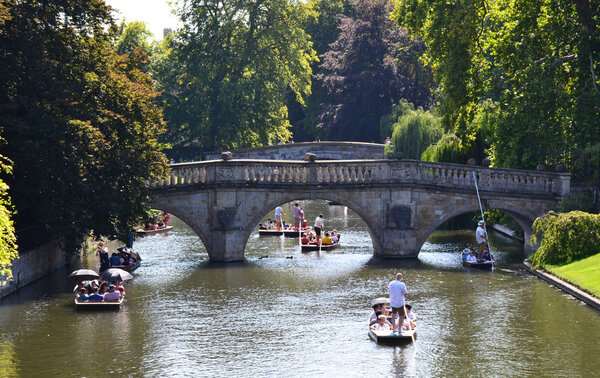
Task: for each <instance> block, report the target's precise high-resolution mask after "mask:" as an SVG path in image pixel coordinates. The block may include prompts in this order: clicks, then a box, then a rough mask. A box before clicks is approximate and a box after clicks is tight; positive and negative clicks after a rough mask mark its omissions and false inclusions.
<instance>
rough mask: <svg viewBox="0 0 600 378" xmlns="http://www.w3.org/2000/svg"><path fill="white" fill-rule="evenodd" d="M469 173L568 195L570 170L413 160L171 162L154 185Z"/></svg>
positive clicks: (453, 178) (456, 181)
mask: <svg viewBox="0 0 600 378" xmlns="http://www.w3.org/2000/svg"><path fill="white" fill-rule="evenodd" d="M473 171H475V174H476V175H477V177H478V182H479V187H480V190H481V191H482V192H494V193H503V194H514V195H528V196H550V197H563V196H567V195H568V194H569V191H570V177H571V176H570V174H568V173H552V172H538V171H525V170H513V169H500V168H486V167H480V166H471V165H460V164H446V163H430V162H424V161H418V160H328V161H324V160H320V161H316V162H304V161H280V160H241V159H240V160H230V161H222V160H213V161H203V162H195V163H183V164H173V165H171V175H170V177H168V178H167V179H166V180H162V181H160V182H156V183H153V184H152V185H150V187H151V188H152V189H155V190H161V189H169V188H176V187H185V186H215V185H216V186H220V185H234V186H236V185H258V186H272V187H286V186H340V187H346V186H352V185H355V186H362V185H382V186H403V185H412V186H427V187H436V188H440V189H443V188H447V189H452V190H457V189H458V190H469V191H472V190H473Z"/></svg>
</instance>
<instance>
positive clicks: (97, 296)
mask: <svg viewBox="0 0 600 378" xmlns="http://www.w3.org/2000/svg"><path fill="white" fill-rule="evenodd" d="M89 300H90V301H101V300H104V296H103V295H100V294H98V288H97V287H95V288H93V289H92V294H90V297H89Z"/></svg>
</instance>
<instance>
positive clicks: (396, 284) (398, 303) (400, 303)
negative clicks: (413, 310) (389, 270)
mask: <svg viewBox="0 0 600 378" xmlns="http://www.w3.org/2000/svg"><path fill="white" fill-rule="evenodd" d="M388 288H389V291H390V306H391V307H392V322H393V325H394V332H398V328H399V326H400V325H402V323H403V319H404V315H405V311H404V304H405V302H404V295H406V294H408V292H407V291H406V285H405V284H404V283H403V282H402V273H397V274H396V279H395V280H394V281H392V282H390V285H389V287H388ZM396 314H397V315H398V316H397V317H396Z"/></svg>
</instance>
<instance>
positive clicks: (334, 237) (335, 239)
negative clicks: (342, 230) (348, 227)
mask: <svg viewBox="0 0 600 378" xmlns="http://www.w3.org/2000/svg"><path fill="white" fill-rule="evenodd" d="M339 235H340V234H338V232H337V231H336V230H333V231H331V241H333V242H334V243H337V242H338V241H340V236H339Z"/></svg>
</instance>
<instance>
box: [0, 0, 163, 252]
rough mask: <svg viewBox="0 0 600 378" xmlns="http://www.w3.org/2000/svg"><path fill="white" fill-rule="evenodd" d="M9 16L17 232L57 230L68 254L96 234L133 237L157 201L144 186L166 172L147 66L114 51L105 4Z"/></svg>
mask: <svg viewBox="0 0 600 378" xmlns="http://www.w3.org/2000/svg"><path fill="white" fill-rule="evenodd" d="M9 11H10V17H11V19H10V20H9V21H7V22H5V23H4V24H3V25H1V26H0V57H1V59H0V61H1V62H2V63H1V64H0V74H1V75H3V80H2V82H1V83H0V126H1V127H2V128H3V134H4V137H5V138H6V140H7V144H6V146H3V148H2V153H3V154H4V155H5V156H7V157H9V158H10V159H11V160H13V162H14V175H13V176H12V177H10V178H8V182H9V183H10V185H11V189H12V193H13V203H14V205H15V208H16V209H17V210H18V215H17V217H16V224H17V225H18V226H20V227H25V226H31V225H42V226H49V227H50V228H51V230H52V231H53V232H54V233H55V234H57V235H58V236H60V237H62V238H63V240H65V242H66V246H67V248H68V250H69V251H72V250H73V249H72V248H73V247H74V246H75V244H76V243H77V241H79V240H80V239H79V238H80V237H81V236H82V235H84V234H86V233H87V232H89V231H90V230H91V229H93V230H94V231H95V233H96V234H101V235H106V236H118V235H123V234H125V233H127V232H129V231H131V230H132V228H133V227H134V226H135V225H136V223H137V222H138V221H139V220H140V218H141V217H142V216H143V215H144V214H145V208H146V206H145V204H146V203H147V201H148V200H149V192H148V189H147V187H146V185H145V181H146V180H154V179H156V178H158V177H161V176H163V175H164V174H165V173H166V171H167V165H166V160H165V158H164V156H163V155H162V153H161V152H160V150H159V148H158V145H157V139H158V137H159V135H160V134H161V133H162V132H163V130H164V122H163V121H162V113H161V111H160V109H159V108H158V107H157V106H156V104H155V97H156V96H157V95H158V93H157V92H155V91H154V90H153V83H152V81H151V79H150V77H149V76H148V75H147V74H145V73H144V72H142V71H141V70H140V67H141V65H142V64H143V61H144V59H143V57H141V56H140V55H139V54H135V53H134V54H131V55H122V56H119V55H118V54H116V52H115V51H114V50H113V47H112V46H113V44H114V41H115V35H116V30H117V29H116V26H115V25H114V22H113V20H112V18H111V16H110V8H109V7H108V6H106V5H105V4H104V2H103V1H101V0H90V1H86V2H80V1H76V0H60V1H59V0H50V1H28V2H14V3H10V5H9Z"/></svg>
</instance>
